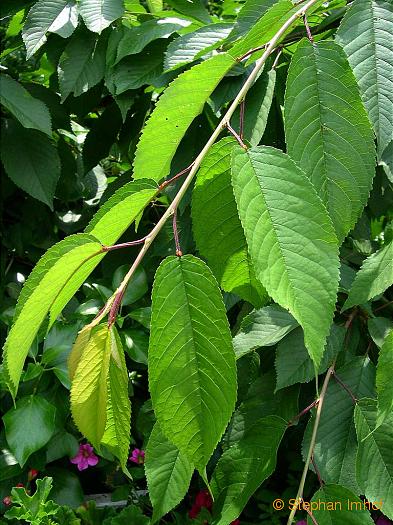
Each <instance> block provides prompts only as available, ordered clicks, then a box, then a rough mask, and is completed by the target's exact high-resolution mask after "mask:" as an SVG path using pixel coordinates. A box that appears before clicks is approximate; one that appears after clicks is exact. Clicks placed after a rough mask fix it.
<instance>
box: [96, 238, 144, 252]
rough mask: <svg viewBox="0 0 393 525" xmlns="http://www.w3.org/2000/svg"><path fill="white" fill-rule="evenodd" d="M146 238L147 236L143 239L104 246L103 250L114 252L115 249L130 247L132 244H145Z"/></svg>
mask: <svg viewBox="0 0 393 525" xmlns="http://www.w3.org/2000/svg"><path fill="white" fill-rule="evenodd" d="M145 240H146V236H145V237H142V238H141V239H137V240H135V241H129V242H120V243H119V244H113V245H112V246H103V247H102V251H103V252H112V251H113V250H121V249H122V248H129V247H130V246H138V244H143V243H144V242H145Z"/></svg>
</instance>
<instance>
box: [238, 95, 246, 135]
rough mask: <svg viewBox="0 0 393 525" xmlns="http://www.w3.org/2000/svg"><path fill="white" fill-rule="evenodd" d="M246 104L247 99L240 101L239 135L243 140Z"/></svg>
mask: <svg viewBox="0 0 393 525" xmlns="http://www.w3.org/2000/svg"><path fill="white" fill-rule="evenodd" d="M244 106H245V100H244V99H243V100H242V101H241V102H240V107H239V109H240V116H239V137H240V138H241V140H243V139H244Z"/></svg>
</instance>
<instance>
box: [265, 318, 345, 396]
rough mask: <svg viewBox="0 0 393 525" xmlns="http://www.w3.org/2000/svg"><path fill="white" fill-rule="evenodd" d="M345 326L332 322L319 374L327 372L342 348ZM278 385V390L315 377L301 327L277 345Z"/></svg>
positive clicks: (306, 381)
mask: <svg viewBox="0 0 393 525" xmlns="http://www.w3.org/2000/svg"><path fill="white" fill-rule="evenodd" d="M345 332H346V331H345V328H343V327H342V326H338V325H336V324H332V327H331V330H330V334H329V337H328V338H327V343H326V348H325V352H324V354H323V357H322V361H321V364H320V366H319V369H318V374H323V373H324V372H326V370H327V369H328V367H329V366H330V365H331V364H332V362H333V360H334V358H335V357H336V356H337V354H338V353H339V352H340V351H341V350H342V347H343V344H344V337H345ZM275 365H276V371H277V387H276V390H279V389H281V388H284V387H286V386H289V385H294V384H295V383H308V381H312V380H313V379H314V378H315V370H314V365H313V362H312V361H311V359H310V356H309V355H308V352H307V348H306V347H305V346H304V337H303V332H302V330H301V328H297V329H296V330H294V331H293V332H291V333H290V334H289V335H287V336H286V337H285V338H284V339H283V340H282V341H281V342H280V343H279V344H278V346H277V353H276V362H275Z"/></svg>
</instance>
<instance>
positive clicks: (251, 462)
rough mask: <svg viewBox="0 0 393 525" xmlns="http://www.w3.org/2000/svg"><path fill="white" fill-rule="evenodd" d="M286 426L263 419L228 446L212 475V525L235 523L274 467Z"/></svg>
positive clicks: (276, 419)
mask: <svg viewBox="0 0 393 525" xmlns="http://www.w3.org/2000/svg"><path fill="white" fill-rule="evenodd" d="M286 428H287V422H286V421H285V420H284V419H282V418H280V417H277V416H267V417H265V418H262V419H260V420H259V421H258V424H256V425H254V426H252V427H251V428H250V430H249V432H247V433H245V434H244V436H243V437H242V438H241V439H240V441H238V442H237V443H235V444H234V445H232V446H231V447H230V448H229V449H228V450H227V451H225V452H224V454H223V455H222V456H221V458H220V459H219V461H218V463H217V466H216V468H215V470H214V473H213V478H212V481H211V488H212V491H213V495H214V507H213V524H214V525H228V524H229V523H230V522H231V521H232V520H235V519H236V518H237V517H238V516H239V514H240V513H241V511H242V510H243V508H244V507H245V505H246V503H247V501H248V500H249V498H250V497H251V496H252V494H253V493H254V492H255V491H256V490H257V488H258V487H259V485H260V484H261V483H262V482H263V481H264V480H265V479H266V478H267V477H269V476H270V475H271V474H272V472H273V471H274V468H275V466H276V455H277V449H278V446H279V444H280V441H281V439H282V437H283V435H284V432H285V430H286Z"/></svg>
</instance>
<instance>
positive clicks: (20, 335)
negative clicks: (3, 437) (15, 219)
mask: <svg viewBox="0 0 393 525" xmlns="http://www.w3.org/2000/svg"><path fill="white" fill-rule="evenodd" d="M100 250H101V244H100V243H99V242H98V241H97V239H95V238H94V237H92V236H91V235H85V234H77V235H71V236H70V237H67V238H66V239H64V240H63V241H60V242H59V243H58V244H55V245H54V246H52V247H51V248H50V249H49V250H48V251H47V252H46V253H45V255H44V256H43V257H42V258H41V259H40V260H39V262H38V263H37V265H36V266H35V268H34V270H33V271H32V272H31V274H30V276H29V278H28V279H27V281H26V282H25V284H24V286H23V289H22V292H21V294H20V296H19V300H18V304H17V306H16V309H15V316H14V322H13V325H12V327H11V330H10V332H9V334H8V337H7V340H6V342H5V346H4V354H3V356H4V357H3V359H4V366H5V370H6V372H7V384H8V386H9V388H10V390H11V392H12V394H13V395H15V393H16V391H17V389H18V384H19V379H20V376H21V373H22V369H23V364H24V361H25V359H26V356H27V353H28V351H29V348H30V346H31V344H32V342H33V340H34V338H35V336H36V334H37V332H38V329H39V328H40V326H41V323H42V322H43V321H44V319H45V317H46V315H47V313H48V311H49V309H50V308H51V306H52V304H53V302H54V300H55V299H56V298H57V296H58V295H59V293H60V292H61V290H62V289H63V287H64V285H65V284H66V283H67V281H68V280H69V279H70V278H71V276H72V275H73V274H74V272H75V271H76V270H77V269H78V268H80V267H81V266H82V265H83V264H84V263H85V262H86V261H87V260H89V259H91V258H93V257H95V256H96V254H98V253H100Z"/></svg>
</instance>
